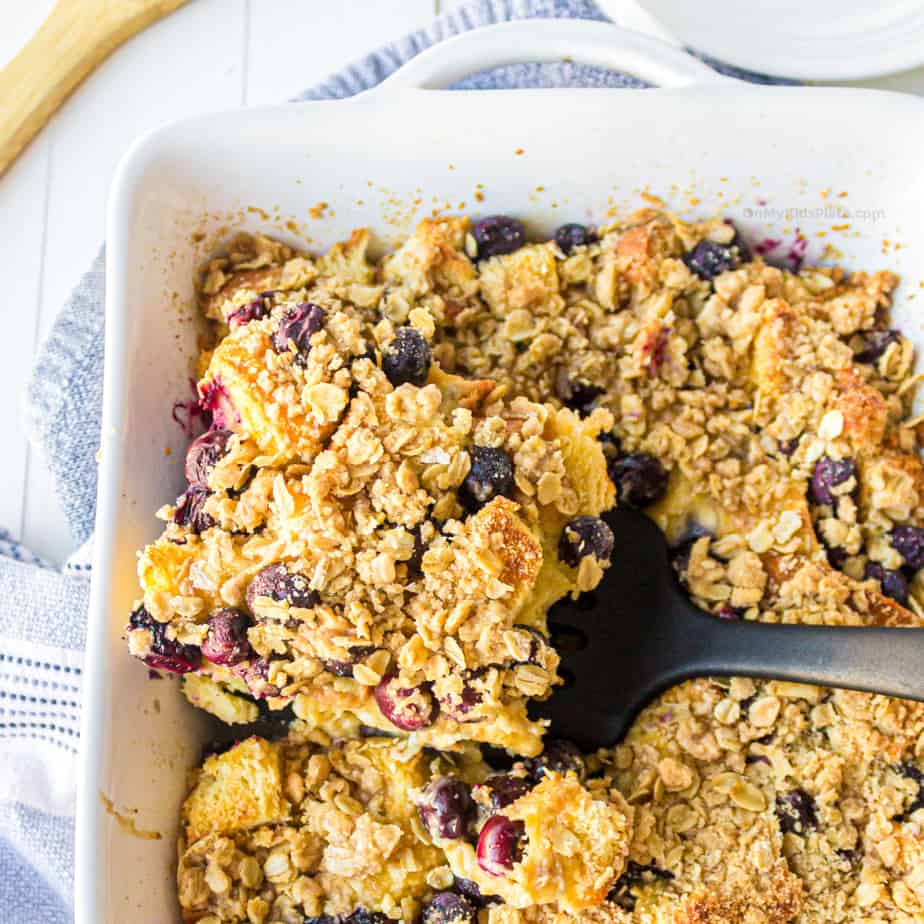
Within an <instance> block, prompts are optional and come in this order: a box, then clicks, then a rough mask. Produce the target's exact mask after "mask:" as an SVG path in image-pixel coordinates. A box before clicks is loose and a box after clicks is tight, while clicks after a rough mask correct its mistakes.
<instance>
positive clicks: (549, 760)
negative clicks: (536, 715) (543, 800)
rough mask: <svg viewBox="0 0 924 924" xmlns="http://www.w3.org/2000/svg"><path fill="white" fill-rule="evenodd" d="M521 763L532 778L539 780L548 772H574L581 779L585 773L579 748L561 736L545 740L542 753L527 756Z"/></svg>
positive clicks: (584, 765) (585, 766) (585, 767)
mask: <svg viewBox="0 0 924 924" xmlns="http://www.w3.org/2000/svg"><path fill="white" fill-rule="evenodd" d="M523 764H524V766H525V767H526V769H527V771H528V773H529V774H530V776H532V778H533V779H534V780H541V779H542V777H543V776H544V775H545V774H546V773H549V772H552V773H569V772H571V773H576V774H577V776H578V779H581V780H583V779H584V776H585V775H586V773H587V765H586V764H585V763H584V756H583V755H582V754H581V751H580V748H579V747H578V746H577V745H576V744H574V743H573V742H572V741H566V740H565V739H563V738H552V739H548V740H546V742H545V748H544V749H543V751H542V753H541V754H540V755H539V756H538V757H528V758H527V759H526V760H524V761H523Z"/></svg>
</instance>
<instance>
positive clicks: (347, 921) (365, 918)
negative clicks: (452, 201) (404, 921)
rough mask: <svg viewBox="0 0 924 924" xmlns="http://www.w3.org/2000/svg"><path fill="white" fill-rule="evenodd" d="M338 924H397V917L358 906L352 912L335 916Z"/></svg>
mask: <svg viewBox="0 0 924 924" xmlns="http://www.w3.org/2000/svg"><path fill="white" fill-rule="evenodd" d="M335 920H336V921H337V924H395V919H394V918H390V917H389V916H388V915H387V914H382V912H381V911H366V909H365V908H357V909H356V910H355V911H354V912H353V913H352V914H348V915H345V916H343V917H340V918H335Z"/></svg>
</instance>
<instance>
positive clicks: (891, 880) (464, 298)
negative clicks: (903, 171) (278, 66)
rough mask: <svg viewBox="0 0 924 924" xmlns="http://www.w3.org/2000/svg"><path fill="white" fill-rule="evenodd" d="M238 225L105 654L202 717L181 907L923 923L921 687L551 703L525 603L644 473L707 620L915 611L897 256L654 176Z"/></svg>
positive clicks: (550, 651) (576, 561)
mask: <svg viewBox="0 0 924 924" xmlns="http://www.w3.org/2000/svg"><path fill="white" fill-rule="evenodd" d="M369 245H370V235H369V233H368V232H367V231H365V230H360V231H356V232H354V233H353V235H352V236H351V237H350V239H349V240H348V241H345V242H343V243H341V244H337V245H335V246H334V247H332V248H331V249H330V250H329V251H328V252H327V253H325V254H323V255H321V256H309V255H308V254H305V253H299V252H296V251H295V250H293V249H292V248H290V247H288V246H286V245H285V244H282V243H280V242H278V241H275V240H273V239H270V238H267V237H263V236H261V235H240V236H239V237H237V238H235V239H234V240H233V241H231V243H230V244H229V246H228V247H227V249H226V252H225V253H224V254H223V255H222V256H220V257H218V258H216V259H214V260H212V261H210V262H209V263H208V264H207V265H206V266H205V267H204V268H203V271H202V274H201V278H200V280H199V297H200V305H201V309H202V311H203V312H204V314H205V316H206V317H207V318H209V319H210V320H211V322H212V327H213V329H214V337H213V339H212V342H211V345H210V346H209V348H208V349H206V350H205V351H204V352H203V353H202V355H201V356H200V358H199V361H198V369H197V373H196V377H197V398H196V403H195V407H194V411H195V412H196V413H197V414H198V415H199V416H200V418H202V419H204V422H205V425H206V427H207V429H205V431H204V432H203V433H201V435H199V436H197V437H196V438H195V439H194V440H193V441H192V443H191V445H190V447H189V451H188V454H187V456H186V465H185V475H186V480H187V487H186V490H185V491H184V493H183V494H182V495H181V496H180V497H179V498H178V499H177V500H176V501H175V502H174V503H173V504H170V505H168V506H165V507H164V508H163V509H162V510H161V511H160V514H159V515H160V516H161V518H162V519H163V520H164V521H165V527H164V530H163V533H162V535H161V537H160V538H159V539H157V540H156V541H154V542H153V543H151V544H150V545H149V546H148V547H147V548H145V549H144V550H143V551H142V552H141V554H140V557H139V578H140V593H139V597H138V600H137V601H136V603H135V606H134V608H133V610H132V612H131V614H130V616H129V619H128V626H127V630H126V636H127V640H128V647H129V650H130V652H131V653H132V654H133V655H135V656H136V657H137V658H139V659H141V660H142V661H144V662H145V663H146V664H147V665H148V666H149V668H153V669H155V670H159V671H166V672H172V673H175V674H179V675H182V684H183V690H184V693H185V694H186V696H187V698H188V699H189V701H190V702H191V703H193V705H195V706H197V707H199V708H201V709H204V710H206V711H208V712H209V713H211V714H212V715H214V716H216V717H217V719H219V720H221V721H222V722H223V723H226V724H228V725H230V726H234V725H246V724H247V723H250V722H253V721H255V720H256V719H258V717H261V716H264V717H265V716H267V715H269V716H276V717H277V718H278V719H279V721H278V723H276V724H277V726H278V729H279V734H276V735H273V736H266V737H259V736H251V737H243V736H242V738H241V740H239V741H238V742H237V743H236V744H234V745H233V746H231V747H225V748H223V749H220V750H217V751H216V752H214V753H211V754H210V755H209V756H207V757H206V758H205V759H204V760H203V762H202V764H201V766H200V767H199V768H198V769H197V770H195V771H194V773H193V774H192V777H191V780H190V788H189V794H188V797H187V799H186V801H185V803H184V804H183V806H182V811H181V839H180V844H179V860H178V872H177V885H178V898H179V904H180V906H181V909H182V913H183V917H184V920H185V921H187V922H197V924H307V922H311V924H387V922H389V921H404V922H408V924H417V922H420V924H531V922H536V924H546V922H547V924H566V922H577V921H587V922H601V924H602V922H612V924H630V922H631V924H783V922H802V924H816V922H818V924H821V922H843V924H874V922H875V924H879V922H912V921H924V707H922V706H921V705H919V704H917V703H911V702H906V701H903V700H896V699H890V698H888V697H883V696H875V695H870V694H862V693H852V692H847V691H843V690H830V689H823V688H820V687H814V686H806V685H800V684H794V683H784V682H779V681H755V680H750V679H747V678H730V679H729V678H726V679H708V678H707V679H701V680H694V681H688V682H685V683H683V684H680V685H679V686H676V687H674V688H672V689H670V690H669V691H667V692H666V693H664V694H663V695H662V696H660V697H659V698H658V699H657V700H656V701H655V702H653V703H651V704H650V705H649V706H648V707H647V708H646V709H645V711H644V712H643V713H642V714H641V715H640V716H639V717H638V719H637V720H636V721H635V723H634V724H633V726H632V728H631V729H630V731H629V733H628V734H627V736H626V738H625V739H624V740H623V741H621V742H618V743H614V745H613V746H612V747H611V748H607V749H603V750H600V751H597V752H596V753H590V754H587V753H581V752H580V750H579V749H578V748H577V747H575V746H574V745H573V744H570V743H569V742H567V741H561V740H550V739H549V737H548V736H547V735H546V734H545V732H546V729H545V727H544V725H543V723H542V722H541V721H539V720H535V719H532V718H530V715H529V713H528V706H529V704H530V703H531V702H533V701H539V700H543V699H545V698H547V697H549V696H554V695H555V688H556V686H557V685H558V684H560V683H561V682H562V680H561V677H560V676H559V672H558V663H559V656H558V654H557V653H556V650H555V638H554V636H553V637H550V634H549V627H548V624H547V620H546V614H547V612H548V610H549V608H550V607H551V606H552V604H554V603H555V601H556V600H558V599H560V598H562V597H564V596H566V595H572V596H577V595H579V594H581V593H584V592H588V591H591V590H593V588H594V587H595V586H596V584H597V583H598V582H599V580H600V579H601V577H602V575H603V572H604V570H605V569H606V568H608V567H619V562H618V561H613V562H611V561H610V558H611V553H612V548H613V535H612V533H611V531H610V529H609V527H608V526H607V524H606V523H605V522H604V520H603V519H601V514H603V513H604V512H605V511H606V510H608V509H609V508H611V507H612V506H613V505H614V504H616V503H619V504H627V505H632V506H635V507H639V508H643V509H644V510H645V511H646V513H647V514H648V515H649V516H651V517H652V518H653V519H654V520H655V521H656V522H657V523H658V525H659V526H660V527H661V528H662V529H663V531H664V532H665V534H666V536H667V538H668V540H669V543H670V545H671V549H672V555H673V560H674V564H675V568H676V571H677V575H678V578H679V580H680V581H681V582H682V584H683V585H684V586H685V588H686V589H687V591H688V593H689V594H690V596H691V598H692V599H693V600H694V601H695V602H696V603H697V604H698V605H699V606H701V607H702V608H704V609H707V610H709V611H711V612H712V613H714V614H715V617H716V618H717V619H727V620H764V621H770V622H792V623H797V622H798V623H824V624H830V625H887V626H909V625H913V626H916V625H920V624H921V615H922V613H924V571H922V570H921V569H924V468H922V463H921V460H920V457H919V435H920V436H924V431H922V430H920V428H919V426H918V424H919V422H918V420H916V419H915V418H914V416H913V411H912V402H913V398H914V390H915V385H916V382H917V377H916V376H915V374H914V370H913V360H914V357H913V350H912V345H911V343H910V341H909V340H907V339H906V338H905V337H903V336H902V334H901V333H900V332H899V331H897V330H894V329H891V328H890V326H889V312H890V306H891V301H892V296H893V291H894V290H895V288H896V286H897V284H898V279H897V278H896V277H895V276H894V275H893V274H892V273H890V272H886V271H880V272H874V273H868V272H862V271H853V272H851V271H846V270H844V269H841V268H839V267H832V266H809V265H798V263H797V262H794V263H792V264H791V265H789V266H788V267H785V268H781V267H779V266H775V265H771V264H770V263H768V262H766V261H765V260H764V259H763V258H762V257H761V256H759V255H755V254H754V253H752V251H751V249H750V248H749V246H748V244H747V243H746V242H745V241H744V240H743V239H742V237H741V236H740V235H739V233H738V231H737V230H736V228H735V227H734V226H733V225H732V224H731V223H729V222H727V221H723V220H722V219H721V218H716V219H712V220H708V221H702V222H698V223H686V222H683V221H681V220H679V219H677V218H675V217H673V216H671V215H669V214H667V213H665V212H663V211H660V210H655V209H646V210H643V211H640V212H637V213H635V214H633V215H632V216H630V217H628V218H627V219H625V220H620V221H617V222H613V223H612V224H610V225H607V226H603V227H601V228H599V229H591V228H588V227H585V226H583V225H577V224H569V225H564V226H563V227H561V228H559V229H558V231H557V232H556V234H555V236H554V238H553V239H551V240H548V241H543V242H541V243H533V242H531V241H529V240H528V239H527V235H526V232H525V229H524V226H523V225H522V224H521V223H520V222H519V221H518V220H516V219H513V218H509V217H506V216H492V217H488V218H483V219H481V220H479V221H476V222H472V221H470V220H469V219H468V218H465V217H438V218H431V219H428V220H425V221H423V222H422V223H421V224H420V225H419V226H418V228H417V229H416V231H415V232H414V233H413V234H412V235H411V236H410V237H409V238H408V239H407V240H406V241H405V243H404V244H403V245H401V246H400V247H399V248H398V249H397V250H395V251H393V252H391V253H389V254H387V255H386V256H384V257H382V258H373V257H372V256H370V253H369Z"/></svg>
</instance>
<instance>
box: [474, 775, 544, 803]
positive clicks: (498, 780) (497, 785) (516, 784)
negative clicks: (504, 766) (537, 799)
mask: <svg viewBox="0 0 924 924" xmlns="http://www.w3.org/2000/svg"><path fill="white" fill-rule="evenodd" d="M481 786H483V787H484V789H486V790H487V792H488V794H489V797H490V799H491V808H493V809H494V811H495V812H496V811H497V810H498V809H502V808H505V807H506V806H508V805H510V803H511V802H516V801H517V799H519V798H520V796H525V795H526V793H528V792H529V791H530V789H532V788H533V782H532V780H528V779H527V778H526V777H522V776H513V774H510V773H497V774H495V775H494V776H489V777H488V778H487V779H486V780H485V781H484V782H483V783H482V784H481Z"/></svg>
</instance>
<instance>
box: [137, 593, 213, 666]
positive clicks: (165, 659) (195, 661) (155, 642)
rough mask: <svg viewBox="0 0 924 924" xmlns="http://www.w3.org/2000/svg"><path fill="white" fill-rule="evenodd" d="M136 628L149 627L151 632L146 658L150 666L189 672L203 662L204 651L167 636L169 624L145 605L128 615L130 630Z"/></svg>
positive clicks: (145, 660) (145, 661)
mask: <svg viewBox="0 0 924 924" xmlns="http://www.w3.org/2000/svg"><path fill="white" fill-rule="evenodd" d="M136 629H147V630H148V631H149V632H150V633H151V653H150V654H149V655H148V656H147V657H145V658H144V663H145V664H147V666H148V667H153V668H155V669H157V670H164V671H170V672H171V673H173V674H188V673H189V672H190V671H194V670H197V669H198V667H199V665H200V664H201V663H202V652H200V651H199V649H198V648H196V646H195V645H183V644H181V643H180V642H177V641H175V640H174V639H169V638H167V634H166V633H167V624H166V623H163V622H159V621H158V620H156V619H154V617H153V616H151V614H150V613H149V612H148V611H147V610H146V609H145V608H144V606H139V607H138V608H137V609H136V610H134V611H133V612H132V614H131V615H130V616H129V617H128V631H129V632H131V631H133V630H136Z"/></svg>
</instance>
